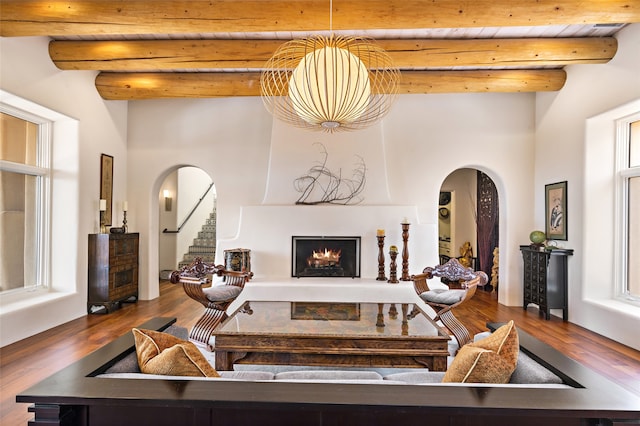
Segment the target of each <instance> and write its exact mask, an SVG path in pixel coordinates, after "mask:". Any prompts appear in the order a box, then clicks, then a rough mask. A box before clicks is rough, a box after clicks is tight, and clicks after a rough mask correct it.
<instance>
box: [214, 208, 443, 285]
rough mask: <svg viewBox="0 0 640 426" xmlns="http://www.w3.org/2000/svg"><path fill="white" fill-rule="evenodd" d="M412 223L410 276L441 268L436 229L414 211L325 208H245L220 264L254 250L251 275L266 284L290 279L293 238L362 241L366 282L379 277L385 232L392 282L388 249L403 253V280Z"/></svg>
mask: <svg viewBox="0 0 640 426" xmlns="http://www.w3.org/2000/svg"><path fill="white" fill-rule="evenodd" d="M405 218H406V219H408V221H409V222H410V223H411V225H410V226H409V239H408V244H407V248H408V251H409V266H408V273H409V274H416V273H420V272H422V270H423V269H424V268H425V267H426V266H431V265H435V264H437V263H438V239H437V224H423V223H420V222H419V220H418V214H417V209H416V207H415V206H385V205H383V206H379V205H376V206H373V205H356V206H340V205H320V206H303V205H288V206H282V205H280V206H273V205H261V206H245V207H242V209H241V213H240V220H239V225H238V231H237V234H236V236H235V237H233V238H228V239H220V240H218V243H217V250H216V253H217V254H216V263H224V250H229V249H235V248H244V249H249V250H251V270H252V271H253V272H254V274H255V276H256V278H261V279H265V280H274V279H283V278H290V277H291V262H292V251H291V241H292V237H293V236H325V237H327V236H360V237H361V238H362V240H361V256H362V257H361V277H362V278H376V277H377V275H378V240H377V238H376V232H377V230H378V229H384V231H385V235H386V236H385V245H384V249H383V252H384V255H385V270H386V275H387V276H389V263H390V258H389V247H390V246H391V245H395V246H397V247H398V250H399V254H398V258H397V259H396V263H397V265H398V266H397V275H398V278H400V277H401V275H402V251H403V239H402V227H401V224H400V223H401V222H402V221H403V220H404V219H405Z"/></svg>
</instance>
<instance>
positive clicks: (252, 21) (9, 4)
mask: <svg viewBox="0 0 640 426" xmlns="http://www.w3.org/2000/svg"><path fill="white" fill-rule="evenodd" d="M333 7H334V10H333V29H334V30H336V31H339V30H349V29H359V30H372V29H407V28H457V27H499V26H535V25H566V24H597V23H600V24H606V23H628V22H640V2H639V1H638V0H606V1H604V0H518V1H514V0H473V1H468V0H367V1H362V0H336V1H335V3H334V5H333ZM328 27H329V2H328V0H298V1H287V0H252V1H249V0H218V1H208V0H207V1H160V0H158V1H149V0H147V1H142V0H137V1H136V0H133V1H112V0H77V1H47V2H43V1H37V0H3V1H2V4H1V7H0V35H2V36H5V37H8V36H38V35H41V36H42V35H44V36H66V35H70V34H75V35H109V34H112V35H113V34H153V33H160V34H178V33H183V34H184V33H190V34H194V33H217V32H221V33H234V32H272V31H326V30H328V29H329V28H328Z"/></svg>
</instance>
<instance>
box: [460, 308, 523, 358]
mask: <svg viewBox="0 0 640 426" xmlns="http://www.w3.org/2000/svg"><path fill="white" fill-rule="evenodd" d="M469 345H470V346H474V347H476V348H482V349H488V350H490V351H493V352H495V353H497V354H499V355H500V356H501V357H503V358H504V359H506V360H507V361H508V362H509V363H510V364H513V368H514V369H515V367H516V365H517V363H518V353H519V352H520V340H519V339H518V329H517V328H516V325H515V324H514V322H513V320H511V321H509V322H508V323H506V324H505V325H503V326H502V327H500V328H498V329H497V330H496V331H494V332H493V333H491V334H490V335H489V336H488V337H485V338H484V339H481V340H478V341H477V342H473V343H469Z"/></svg>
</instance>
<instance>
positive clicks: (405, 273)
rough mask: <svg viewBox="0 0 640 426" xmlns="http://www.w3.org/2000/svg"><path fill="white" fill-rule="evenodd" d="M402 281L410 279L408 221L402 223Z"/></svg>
mask: <svg viewBox="0 0 640 426" xmlns="http://www.w3.org/2000/svg"><path fill="white" fill-rule="evenodd" d="M401 225H402V276H401V277H400V279H401V280H402V281H411V278H410V277H409V247H408V245H407V242H408V241H409V223H402V224H401Z"/></svg>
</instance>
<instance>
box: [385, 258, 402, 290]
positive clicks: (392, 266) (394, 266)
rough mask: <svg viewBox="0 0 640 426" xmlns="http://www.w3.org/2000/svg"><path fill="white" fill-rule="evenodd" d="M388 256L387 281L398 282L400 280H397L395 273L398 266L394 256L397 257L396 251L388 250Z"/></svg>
mask: <svg viewBox="0 0 640 426" xmlns="http://www.w3.org/2000/svg"><path fill="white" fill-rule="evenodd" d="M389 256H391V264H390V265H389V281H387V282H389V283H391V284H395V283H399V282H400V281H398V276H397V274H396V269H397V267H398V265H397V264H396V257H398V252H397V251H395V250H391V251H390V252H389Z"/></svg>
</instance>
